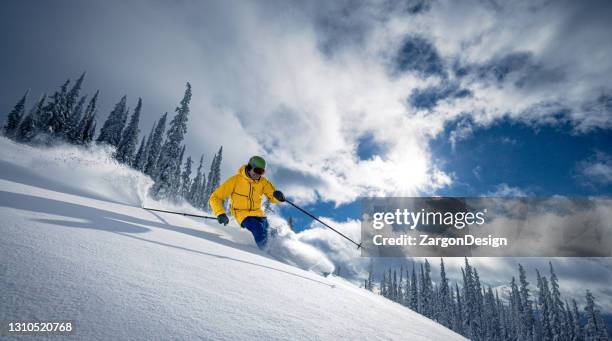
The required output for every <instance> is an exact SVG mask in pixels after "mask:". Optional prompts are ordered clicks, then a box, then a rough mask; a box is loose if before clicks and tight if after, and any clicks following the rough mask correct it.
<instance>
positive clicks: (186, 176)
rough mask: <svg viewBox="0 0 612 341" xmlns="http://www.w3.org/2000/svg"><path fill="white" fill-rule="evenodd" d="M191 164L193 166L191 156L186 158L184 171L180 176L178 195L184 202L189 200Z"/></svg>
mask: <svg viewBox="0 0 612 341" xmlns="http://www.w3.org/2000/svg"><path fill="white" fill-rule="evenodd" d="M191 164H193V161H192V160H191V156H188V157H187V160H186V161H185V169H184V170H183V174H181V191H180V195H181V196H182V197H183V198H184V199H185V200H189V190H190V189H191Z"/></svg>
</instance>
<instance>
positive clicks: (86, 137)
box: [82, 114, 97, 145]
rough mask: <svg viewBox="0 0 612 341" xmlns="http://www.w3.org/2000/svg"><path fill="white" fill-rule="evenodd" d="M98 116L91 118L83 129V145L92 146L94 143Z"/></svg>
mask: <svg viewBox="0 0 612 341" xmlns="http://www.w3.org/2000/svg"><path fill="white" fill-rule="evenodd" d="M96 124H97V123H96V114H93V115H92V116H90V117H89V119H88V120H87V122H85V126H84V127H83V128H84V129H83V135H82V136H83V144H86V145H88V144H90V143H91V142H92V141H93V138H94V135H95V134H96Z"/></svg>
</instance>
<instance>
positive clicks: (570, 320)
mask: <svg viewBox="0 0 612 341" xmlns="http://www.w3.org/2000/svg"><path fill="white" fill-rule="evenodd" d="M563 324H564V330H565V334H564V335H563V339H564V340H568V341H571V340H572V339H573V338H574V316H573V315H572V309H571V308H570V305H569V303H568V302H567V300H565V308H564V322H563Z"/></svg>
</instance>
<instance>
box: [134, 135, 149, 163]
mask: <svg viewBox="0 0 612 341" xmlns="http://www.w3.org/2000/svg"><path fill="white" fill-rule="evenodd" d="M146 140H147V135H145V136H143V137H142V139H141V140H140V145H139V146H138V151H137V152H136V155H134V160H133V161H132V164H131V166H132V168H134V169H136V170H139V171H142V169H141V167H142V164H143V160H144V158H145V157H146V154H145V146H146Z"/></svg>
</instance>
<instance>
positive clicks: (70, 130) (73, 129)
mask: <svg viewBox="0 0 612 341" xmlns="http://www.w3.org/2000/svg"><path fill="white" fill-rule="evenodd" d="M86 100H87V95H84V96H81V98H80V99H79V102H78V103H77V105H76V106H75V107H74V109H73V110H72V113H71V114H70V115H69V117H68V121H67V124H66V130H65V132H64V133H65V138H66V140H68V141H69V142H71V143H80V140H81V138H80V136H79V135H80V134H79V133H80V131H79V128H80V123H81V120H82V119H83V117H82V116H83V109H84V108H83V107H84V105H85V101H86Z"/></svg>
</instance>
